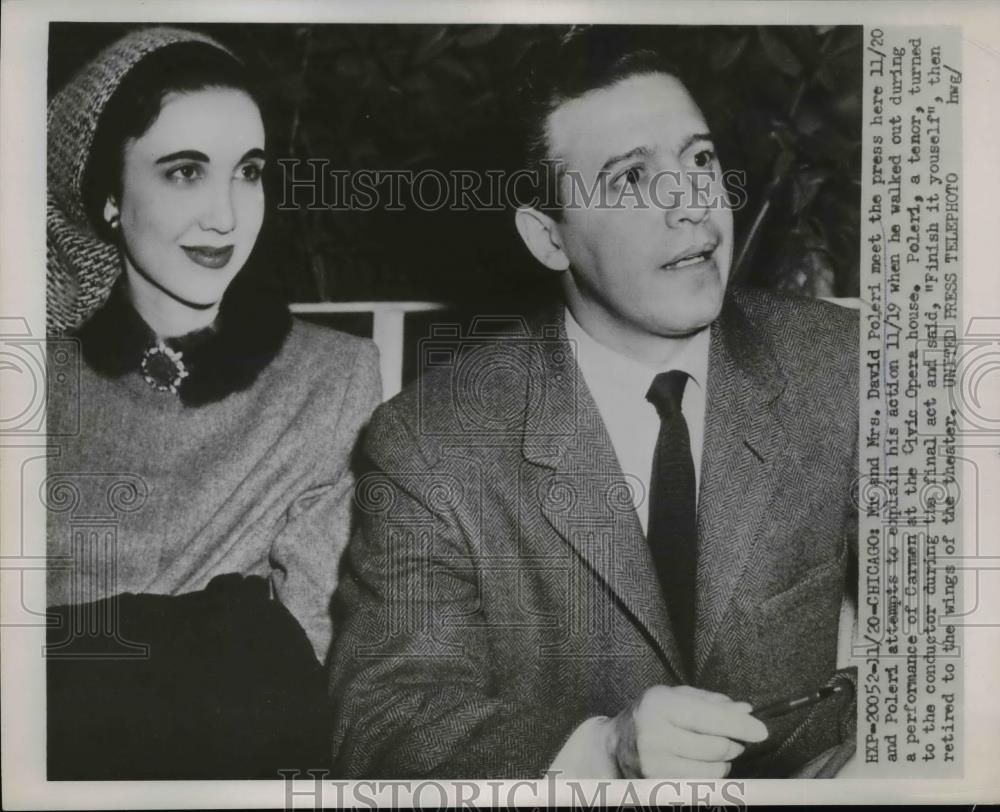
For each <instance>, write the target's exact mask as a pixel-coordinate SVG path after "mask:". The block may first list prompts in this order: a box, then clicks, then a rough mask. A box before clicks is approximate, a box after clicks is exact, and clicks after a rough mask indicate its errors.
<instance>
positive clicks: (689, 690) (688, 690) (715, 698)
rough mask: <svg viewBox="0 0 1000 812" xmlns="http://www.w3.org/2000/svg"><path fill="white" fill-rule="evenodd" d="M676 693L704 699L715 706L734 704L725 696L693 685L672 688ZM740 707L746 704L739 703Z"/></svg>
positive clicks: (732, 700)
mask: <svg viewBox="0 0 1000 812" xmlns="http://www.w3.org/2000/svg"><path fill="white" fill-rule="evenodd" d="M674 690H675V691H677V692H678V693H685V694H690V695H691V696H697V697H701V698H702V699H704V700H705V701H706V702H715V703H716V704H722V703H724V702H735V701H736V700H734V699H732V698H730V697H728V696H726V694H720V693H719V692H717V691H706V690H705V689H704V688H695V687H694V686H693V685H678V686H676V687H675V688H674ZM739 704H741V705H745V704H747V703H745V702H741V703H739Z"/></svg>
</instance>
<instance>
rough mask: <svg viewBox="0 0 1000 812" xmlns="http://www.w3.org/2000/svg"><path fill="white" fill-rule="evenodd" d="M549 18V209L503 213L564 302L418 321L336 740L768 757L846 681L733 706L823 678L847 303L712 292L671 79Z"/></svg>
mask: <svg viewBox="0 0 1000 812" xmlns="http://www.w3.org/2000/svg"><path fill="white" fill-rule="evenodd" d="M564 45H565V49H566V51H565V53H562V54H556V56H557V57H559V58H561V59H562V61H561V62H559V60H558V59H557V60H556V61H555V62H553V64H555V65H556V67H555V68H554V69H553V71H552V72H551V73H549V74H547V75H544V76H543V75H541V74H540V73H539V72H538V71H536V73H535V81H534V83H533V84H532V85H531V87H532V92H533V93H534V94H535V95H536V97H537V98H536V102H537V103H536V105H535V109H537V110H539V111H540V115H539V117H538V119H537V123H538V127H537V128H536V131H535V133H534V137H533V138H529V143H530V144H532V145H533V146H534V149H535V153H536V154H535V158H536V159H537V158H538V157H539V155H541V156H543V157H545V158H547V159H549V160H550V161H555V162H557V164H558V166H559V168H560V171H559V173H558V175H557V177H556V180H555V182H556V184H557V186H556V188H557V191H558V193H559V197H558V206H557V207H556V208H555V209H553V208H551V207H549V206H546V205H544V204H543V203H539V205H538V206H530V207H521V208H520V209H519V210H518V211H517V213H516V217H515V221H516V226H517V229H518V232H519V233H520V235H521V238H522V239H523V240H524V242H525V244H526V245H527V247H528V249H529V250H530V251H531V253H532V254H533V255H534V256H535V257H536V258H537V259H538V260H539V261H540V262H541V263H542V264H543V265H544V266H546V267H547V268H549V269H551V270H552V271H553V272H555V273H558V274H559V275H560V286H561V289H562V292H563V296H564V302H565V307H564V308H560V310H559V311H558V312H556V313H554V314H551V315H550V316H549V317H548V318H543V319H542V320H541V321H540V322H539V323H538V324H536V325H532V326H530V327H527V328H526V329H524V330H522V331H520V332H517V331H514V332H512V333H508V334H505V335H503V336H496V337H493V338H484V337H482V335H471V336H468V337H466V339H465V340H464V342H458V343H453V345H452V347H451V348H450V349H449V348H446V347H444V346H443V345H441V346H439V345H440V344H441V342H440V341H438V342H437V344H435V342H434V341H431V342H429V343H427V344H426V345H425V347H424V350H425V356H426V358H427V360H428V365H433V364H439V365H441V366H440V368H439V369H436V370H432V371H430V372H429V373H428V374H427V375H426V376H425V377H424V378H423V379H422V380H421V381H420V382H419V383H418V385H416V386H415V387H413V388H411V389H410V390H408V391H406V392H404V393H403V394H402V395H401V396H399V397H398V398H396V399H395V400H393V401H392V402H390V403H389V404H387V405H385V406H383V407H382V408H381V409H380V410H379V411H378V412H377V413H376V416H375V419H374V421H373V423H372V426H371V429H370V433H369V438H368V440H367V443H366V449H365V450H366V454H367V456H368V458H369V459H370V461H371V463H372V465H373V468H374V470H373V472H372V473H371V474H369V475H368V476H367V477H365V478H363V479H362V480H361V481H360V483H359V487H358V500H357V501H358V505H359V507H360V509H361V511H362V528H361V531H360V533H359V534H358V535H357V536H356V538H355V540H354V542H353V544H352V547H351V549H350V552H349V561H348V563H347V566H346V572H345V574H344V578H343V581H342V588H341V592H340V593H339V600H338V612H339V613H340V616H339V618H338V622H339V623H341V624H342V625H341V626H340V629H341V636H340V639H339V641H338V644H337V646H336V649H335V656H334V661H333V680H332V691H333V694H334V697H335V699H336V701H337V704H338V712H337V727H336V730H335V733H334V759H335V766H336V768H337V769H338V770H339V771H341V772H342V773H343V774H345V775H347V776H352V777H355V776H365V777H370V776H372V775H380V776H392V777H395V778H402V777H411V776H430V777H439V778H444V777H466V778H486V777H494V776H498V777H509V778H510V777H524V776H526V777H532V776H539V775H540V774H542V773H543V772H544V771H545V770H546V769H556V770H559V771H560V772H561V773H562V774H564V775H576V776H579V777H675V778H676V777H687V778H693V777H721V776H723V775H727V774H731V775H761V776H781V775H789V774H791V773H792V772H794V771H796V770H799V769H801V768H802V767H803V765H804V764H806V762H808V761H810V760H811V759H814V758H815V757H817V756H819V755H820V754H822V753H824V752H826V751H828V750H829V749H830V748H834V747H836V746H837V745H838V743H840V742H843V741H847V740H849V739H850V738H851V737H852V736H853V733H852V730H853V714H854V706H853V690H851V689H850V688H851V686H850V684H848V685H847V688H848V690H842V691H841V693H839V694H836V695H834V696H832V697H828V698H826V699H824V700H822V701H821V702H819V703H817V704H813V705H811V706H809V707H806V708H803V709H801V710H798V711H793V712H791V713H787V714H785V715H783V716H780V717H778V718H775V719H768V721H767V724H766V726H765V724H764V723H763V722H762V721H760V720H759V719H757V718H756V717H755V716H753V715H752V713H751V711H752V709H753V708H755V707H756V708H759V707H761V706H762V705H765V704H768V703H772V702H775V701H777V700H781V699H784V698H789V697H795V696H797V695H805V694H808V693H809V692H811V691H813V690H814V689H816V688H818V687H820V686H824V685H828V686H833V685H837V684H838V679H837V678H838V676H839V675H838V674H836V672H835V658H836V647H837V633H838V619H839V613H840V608H841V603H842V599H843V594H844V588H845V572H846V569H847V563H848V559H849V555H850V551H851V548H852V546H853V545H854V544H855V539H856V530H855V522H856V516H855V514H854V511H853V508H852V503H851V499H850V491H851V486H852V482H853V478H854V476H855V470H856V463H855V457H856V452H857V448H856V440H857V419H856V413H857V366H858V356H857V342H858V336H857V319H856V315H855V314H853V313H851V312H850V311H846V310H843V309H841V308H838V307H836V306H834V305H827V304H824V303H819V302H813V301H807V300H797V299H792V298H787V297H778V296H773V295H769V294H765V293H762V292H756V293H754V292H738V291H735V290H734V291H732V292H730V293H727V290H726V289H727V281H728V277H729V269H730V263H731V256H732V248H733V225H732V213H731V210H730V209H729V207H728V206H727V205H726V204H725V203H724V200H725V195H724V189H723V187H722V181H721V169H720V167H719V164H718V160H717V158H716V156H715V152H714V148H713V146H712V142H711V138H710V135H709V130H708V126H707V124H706V123H705V120H704V118H703V116H702V114H701V111H700V110H699V109H698V107H697V106H696V104H695V103H694V101H693V100H692V98H691V97H690V95H689V93H688V91H687V89H686V88H685V86H684V85H683V84H682V83H681V81H680V80H679V79H678V78H677V76H676V75H674V74H673V73H671V72H669V71H668V69H666V68H664V67H663V66H662V65H661V64H660V62H659V60H658V59H657V57H656V56H655V55H654V54H650V53H649V52H641V51H640V52H633V53H625V54H620V55H618V54H608V53H606V49H601V48H594V47H593V45H592V44H591V45H587V44H586V43H584V44H583V45H581V44H580V43H579V42H573V41H572V39H570V40H568V41H567V42H566V43H564ZM574 49H575V53H576V55H577V56H580V55H581V54H582V56H583V59H582V60H576V61H574V59H573V58H572V57H573V53H574ZM581 49H582V50H581ZM574 66H578V67H579V70H577V71H574ZM480 332H481V331H480ZM841 688H844V686H843V685H842V684H841V685H838V690H840V689H841Z"/></svg>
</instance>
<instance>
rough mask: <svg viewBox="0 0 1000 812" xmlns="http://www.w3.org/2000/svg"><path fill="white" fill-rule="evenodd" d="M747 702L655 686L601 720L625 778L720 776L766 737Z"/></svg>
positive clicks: (681, 687)
mask: <svg viewBox="0 0 1000 812" xmlns="http://www.w3.org/2000/svg"><path fill="white" fill-rule="evenodd" d="M751 710H752V708H751V706H750V704H749V703H747V702H734V701H733V700H732V699H730V698H729V697H728V696H726V695H725V694H718V693H713V692H712V691H703V690H701V689H700V688H692V687H691V686H690V685H678V686H672V687H670V686H666V685H656V686H654V687H652V688H650V689H649V690H647V691H646V692H645V693H644V694H643V695H642V696H641V697H640V698H639V699H638V700H637V701H636V702H635V703H634V704H633V705H632V706H631V707H630V708H626V709H625V710H624V711H622V712H621V713H620V714H618V716H616V717H615V718H614V719H609V720H608V721H607V722H606V723H605V725H606V727H605V734H606V739H605V740H606V742H607V746H608V753H609V755H610V756H611V757H612V758H613V759H614V760H615V761H616V762H617V764H618V770H619V772H620V773H621V774H622V777H624V778H722V777H723V776H725V775H727V774H728V773H729V769H730V766H731V762H732V760H733V759H734V758H736V757H737V756H739V755H740V753H742V752H743V750H744V749H745V748H744V746H743V744H741V742H759V741H763V740H764V739H766V738H767V728H766V727H765V726H764V723H763V722H761V721H760V720H759V719H755V718H754V717H753V716H751V715H750V711H751Z"/></svg>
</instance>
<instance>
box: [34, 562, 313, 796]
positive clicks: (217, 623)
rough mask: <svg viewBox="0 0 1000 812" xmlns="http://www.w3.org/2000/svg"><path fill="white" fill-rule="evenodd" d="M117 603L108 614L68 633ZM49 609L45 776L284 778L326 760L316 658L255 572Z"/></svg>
mask: <svg viewBox="0 0 1000 812" xmlns="http://www.w3.org/2000/svg"><path fill="white" fill-rule="evenodd" d="M114 612H117V616H118V620H117V623H115V624H109V623H103V624H98V625H99V627H100V630H99V631H97V632H94V631H91V632H90V633H89V634H81V633H76V634H72V633H71V632H70V630H71V629H72V628H73V622H74V620H75V621H76V623H77V626H79V625H80V621H81V620H82V619H84V618H87V617H91V618H92V617H107V616H108V613H114ZM49 613H50V620H49V622H50V624H52V625H50V626H49V630H48V645H49V651H48V658H47V676H48V684H47V696H48V713H47V727H48V777H49V780H142V779H224V778H229V779H240V778H242V779H280V778H281V776H280V775H279V774H278V773H277V770H279V769H285V768H287V769H308V768H325V767H327V766H328V763H329V753H328V749H329V731H330V729H331V717H330V710H329V700H328V699H327V692H326V678H325V675H324V670H323V667H322V666H321V664H320V663H319V662H318V661H317V660H316V657H315V654H314V653H313V649H312V646H311V645H310V643H309V640H308V638H307V637H306V634H305V632H304V631H303V630H302V628H301V627H300V626H299V624H298V622H297V621H296V620H295V618H294V617H293V616H292V615H291V614H290V613H289V612H288V610H287V609H286V608H285V607H284V606H282V604H281V603H279V602H278V601H277V600H271V599H270V596H269V588H268V584H267V581H266V580H264V579H263V578H261V577H258V576H249V577H244V576H242V575H237V574H230V575H221V576H218V577H216V578H214V579H213V580H212V581H211V582H210V583H209V584H208V586H207V587H206V588H205V589H204V590H202V591H200V592H192V593H189V594H185V595H178V596H165V595H148V594H140V595H134V594H121V595H117V596H114V597H112V598H107V599H105V600H103V601H98V602H96V603H93V604H86V605H84V606H59V607H55V608H52V609H50V610H49ZM109 629H110V630H109ZM115 630H116V631H117V634H116V633H115ZM138 644H144V645H145V646H147V647H148V654H147V655H146V656H144V657H138V658H137V657H135V656H134V655H135V653H136V651H137V645H138ZM138 650H140V651H141V649H138ZM115 652H116V653H117V654H118V655H119V657H118V658H108V657H107V656H106V655H107V654H108V653H115ZM123 654H124V655H129V654H131V655H132V656H131V657H130V658H126V659H122V658H121V655H123ZM101 655H105V656H103V657H102V656H101Z"/></svg>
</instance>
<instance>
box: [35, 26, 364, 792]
mask: <svg viewBox="0 0 1000 812" xmlns="http://www.w3.org/2000/svg"><path fill="white" fill-rule="evenodd" d="M48 127H49V147H48V181H49V196H48V314H49V320H48V326H49V333H50V335H51V336H53V337H55V336H62V335H65V334H67V333H68V334H71V335H73V336H75V337H76V338H78V339H79V346H80V351H81V356H82V360H81V363H80V367H79V369H80V372H79V379H78V381H77V380H76V378H75V377H74V376H65V375H63V374H62V373H61V372H60V374H59V375H52V376H50V380H49V415H48V432H49V435H50V438H51V440H50V444H51V445H52V446H53V449H52V452H51V454H52V455H51V456H50V458H49V477H48V480H47V497H48V508H49V526H48V544H49V553H50V562H51V563H50V566H49V575H48V602H49V605H50V607H51V612H52V613H53V615H54V616H55V620H54V621H52V622H53V623H55V625H52V626H50V633H49V647H48V656H49V683H48V689H49V770H50V777H64V778H196V777H205V778H248V777H260V778H276V777H277V774H276V772H275V770H277V769H279V768H283V767H303V766H323V765H324V764H325V762H326V738H327V729H326V723H327V722H326V718H325V704H324V703H325V684H324V680H323V676H322V668H321V663H322V661H323V659H324V658H325V655H326V650H327V648H328V646H329V642H330V636H331V628H330V616H329V602H330V598H331V595H332V592H333V589H334V586H335V584H336V577H337V564H338V559H339V557H340V553H341V551H342V548H343V545H344V544H345V543H346V540H347V538H348V535H349V530H350V511H351V503H352V492H353V476H352V473H351V468H350V458H351V453H352V449H353V447H354V446H355V444H356V441H357V439H358V435H359V432H360V430H361V428H362V426H363V424H364V423H365V422H366V420H367V418H368V416H369V415H370V413H371V411H372V410H373V408H374V406H375V405H376V404H377V402H378V399H379V396H380V384H379V379H378V371H377V369H378V367H377V355H376V352H375V349H374V346H373V345H372V344H371V342H368V341H364V340H361V339H356V338H353V337H350V336H347V335H343V334H340V333H337V332H335V331H332V330H326V329H323V328H320V327H316V326H312V325H308V324H305V323H300V322H297V321H293V320H292V319H291V318H290V316H289V314H288V309H287V306H286V305H284V304H282V303H281V302H280V300H279V299H278V298H276V297H275V296H273V295H272V294H270V293H267V292H265V291H263V290H262V283H261V282H260V281H259V280H258V279H257V278H255V274H254V271H253V269H252V267H251V266H250V265H249V264H248V259H249V257H250V255H251V252H252V250H253V247H254V244H255V242H256V240H257V236H258V234H259V232H260V229H261V224H262V222H263V217H264V192H263V186H262V181H261V173H262V171H263V168H264V163H265V149H266V144H265V137H264V127H263V124H262V117H261V113H260V106H259V104H258V103H257V101H256V100H255V97H254V95H253V92H252V90H251V88H250V85H249V83H248V81H247V79H246V76H245V72H244V68H243V66H242V64H241V63H240V62H239V61H238V60H237V59H236V58H235V57H234V56H233V55H232V54H231V53H230V52H229V51H227V50H226V49H225V48H224V47H223V46H221V45H220V44H219V43H217V42H215V41H214V40H212V39H210V38H208V37H205V36H203V35H200V34H197V33H193V32H188V31H181V30H177V29H171V28H151V29H144V30H140V31H136V32H133V33H131V34H128V35H127V36H125V37H124V38H122V39H121V40H119V41H118V42H116V43H114V44H113V45H111V46H110V47H108V48H107V49H106V50H104V51H103V52H102V53H101V54H100V55H99V56H98V57H97V58H96V59H95V60H94V61H93V62H91V63H90V64H89V65H87V66H86V67H85V68H84V69H83V70H82V71H81V72H80V73H79V74H78V75H77V76H76V77H75V78H74V79H73V80H72V81H71V82H70V83H69V84H68V85H67V86H66V87H65V88H64V89H63V90H61V91H60V92H59V93H58V95H57V96H56V97H55V98H54V99H53V100H52V101H51V103H50V105H49V121H48ZM61 346H62V345H61V344H56V343H55V342H54V343H53V345H52V349H51V350H50V352H58V351H60V348H61ZM56 367H59V365H57V364H50V368H53V369H54V368H56ZM59 368H60V369H62V367H59ZM81 658H82V659H81Z"/></svg>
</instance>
